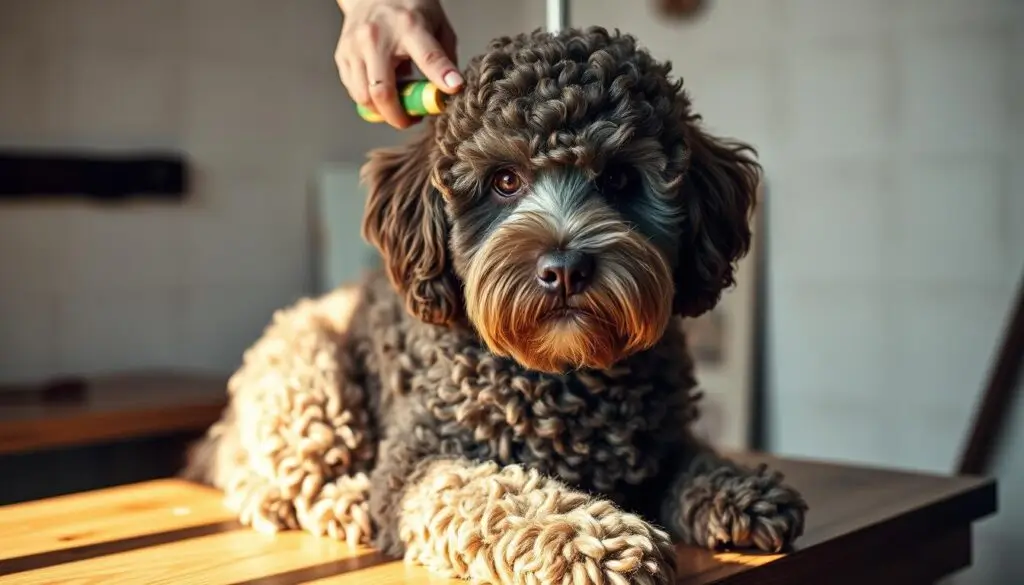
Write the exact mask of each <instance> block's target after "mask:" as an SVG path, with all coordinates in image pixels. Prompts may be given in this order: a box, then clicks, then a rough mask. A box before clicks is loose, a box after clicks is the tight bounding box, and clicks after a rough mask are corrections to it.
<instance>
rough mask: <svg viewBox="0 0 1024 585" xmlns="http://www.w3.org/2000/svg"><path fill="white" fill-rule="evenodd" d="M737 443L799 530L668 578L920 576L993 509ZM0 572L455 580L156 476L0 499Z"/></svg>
mask: <svg viewBox="0 0 1024 585" xmlns="http://www.w3.org/2000/svg"><path fill="white" fill-rule="evenodd" d="M736 457H737V458H739V459H741V460H743V461H745V462H747V463H755V462H757V461H767V462H769V463H770V464H771V465H773V466H774V467H776V468H778V469H780V470H782V471H783V472H784V473H785V474H786V475H787V478H788V480H789V481H791V482H792V484H793V485H795V486H797V487H798V488H800V489H802V490H803V492H804V493H805V495H806V497H807V500H808V503H809V504H810V506H811V510H810V512H809V515H808V526H807V532H806V534H805V536H804V537H803V538H802V539H801V540H800V541H799V543H798V546H797V547H796V550H794V551H792V552H789V553H787V554H780V555H757V554H740V553H727V552H720V553H715V552H711V551H705V550H699V549H694V548H688V547H680V548H679V555H680V561H681V563H680V566H681V567H682V571H681V575H680V580H679V582H680V583H683V584H686V585H708V584H711V583H722V584H729V585H737V584H743V583H757V584H759V585H764V584H772V583H780V584H781V583H785V584H787V585H789V584H807V585H812V584H813V585H833V584H836V585H845V584H847V583H850V584H851V585H852V584H853V583H871V584H872V585H880V584H881V583H885V582H893V583H900V584H901V585H914V584H915V583H929V582H933V581H934V580H935V579H938V578H939V577H941V576H944V575H946V574H948V573H950V572H952V571H955V570H957V569H959V568H962V567H963V566H966V564H968V563H969V562H970V530H969V528H970V524H971V523H972V522H974V521H976V520H978V519H980V518H982V517H984V516H986V515H989V514H991V513H993V512H994V511H995V510H996V491H995V484H994V482H993V481H991V480H987V479H975V478H957V477H953V478H950V477H935V476H929V475H921V474H914V473H902V472H896V471H886V470H878V469H866V468H861V467H850V466H843V465H833V464H825V463H815V462H807V461H794V460H785V459H776V458H772V457H769V456H765V455H756V454H744V455H742V456H736ZM965 547H966V550H965ZM0 583H2V584H4V585H7V584H15V583H17V584H36V583H38V584H42V583H104V584H105V585H115V584H123V583H204V584H208V585H226V584H241V583H259V584H263V585H270V584H276V585H285V584H298V583H317V584H327V583H333V584H356V583H359V584H363V583H374V584H380V585H386V584H390V585H422V584H426V583H430V584H432V585H437V584H442V583H443V584H447V583H460V582H458V581H448V580H445V579H438V578H436V577H432V576H431V575H429V574H428V573H427V571H426V570H424V569H422V568H420V567H416V566H409V565H405V564H404V563H402V562H397V561H390V560H388V559H386V558H384V557H382V556H381V555H379V554H377V553H376V552H375V551H373V550H370V549H364V548H361V549H354V548H350V547H348V546H347V545H345V544H343V543H339V542H335V541H332V540H330V539H327V538H317V537H314V536H311V535H308V534H305V533H302V532H284V533H280V534H278V535H275V536H268V535H263V534H259V533H256V532H255V531H253V530H250V529H248V528H245V527H241V526H239V525H238V524H237V523H236V522H235V521H234V519H233V518H232V516H231V514H229V513H228V512H227V511H226V510H225V509H224V508H223V506H222V504H221V494H220V493H219V492H217V491H215V490H212V489H209V488H205V487H200V486H197V485H194V484H190V483H187V482H184V481H179V480H158V481H152V482H146V483H141V484H134V485H129V486H122V487H117V488H111V489H104V490H99V491H95V492H86V493H81V494H75V495H70V496H63V497H58V498H52V499H48V500H40V501H36V502H28V503H24V504H15V505H12V506H7V507H0Z"/></svg>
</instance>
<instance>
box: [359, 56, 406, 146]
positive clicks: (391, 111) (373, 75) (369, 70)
mask: <svg viewBox="0 0 1024 585" xmlns="http://www.w3.org/2000/svg"><path fill="white" fill-rule="evenodd" d="M382 53H383V51H381V50H380V49H379V48H378V47H369V48H368V49H367V50H365V51H364V52H363V59H364V61H365V63H366V81H367V83H366V86H367V88H368V89H367V91H368V92H369V96H370V100H371V101H372V102H373V109H375V110H376V111H377V113H379V114H380V115H381V117H382V118H384V121H385V122H387V123H388V124H390V125H392V126H394V127H395V128H407V127H409V124H410V123H411V122H412V119H411V118H410V116H409V115H408V114H406V113H405V111H403V110H402V106H401V104H400V103H399V102H398V89H397V86H396V84H395V69H394V65H393V62H392V60H391V57H390V56H386V55H383V54H382Z"/></svg>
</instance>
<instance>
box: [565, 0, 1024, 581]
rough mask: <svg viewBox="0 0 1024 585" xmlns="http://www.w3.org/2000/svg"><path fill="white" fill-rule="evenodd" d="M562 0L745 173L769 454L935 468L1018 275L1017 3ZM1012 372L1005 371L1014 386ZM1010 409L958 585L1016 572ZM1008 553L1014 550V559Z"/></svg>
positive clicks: (976, 381) (957, 442) (1021, 29)
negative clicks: (759, 256) (706, 130)
mask: <svg viewBox="0 0 1024 585" xmlns="http://www.w3.org/2000/svg"><path fill="white" fill-rule="evenodd" d="M710 6H711V10H710V12H709V13H708V14H706V15H705V16H704V17H703V18H701V19H700V20H699V21H697V22H695V23H692V24H682V23H673V22H669V21H666V20H665V19H659V18H657V17H656V16H655V15H654V14H653V13H652V12H651V11H650V10H633V11H623V10H622V9H621V3H620V2H617V1H616V0H577V1H576V2H574V3H573V4H572V12H571V14H572V17H573V22H574V24H578V25H585V24H603V25H606V26H617V27H619V28H621V29H622V30H624V31H627V32H632V33H635V34H637V35H639V36H640V37H641V40H642V41H643V42H644V43H645V44H646V45H647V46H648V47H650V48H651V49H652V50H653V51H655V52H656V53H657V54H658V55H661V56H664V57H666V58H670V59H671V60H672V61H673V63H674V65H675V70H676V72H677V73H679V74H681V75H682V76H683V78H684V80H685V81H686V84H687V85H688V87H689V88H690V90H691V91H692V94H693V96H694V98H695V103H696V107H697V109H698V110H699V111H700V112H701V113H703V114H704V116H705V119H706V121H707V122H708V124H709V125H710V126H711V127H712V128H713V129H715V130H717V131H720V132H722V133H724V134H728V135H733V136H737V137H740V138H742V139H744V140H747V141H750V142H752V143H754V144H755V145H756V146H757V147H758V148H759V149H760V153H761V160H762V162H764V164H765V166H766V171H767V182H768V188H769V189H768V198H769V201H768V213H769V227H768V230H769V235H768V237H769V246H768V251H769V259H768V271H769V273H770V276H769V283H768V285H769V294H770V297H771V298H770V299H769V305H770V307H769V317H768V318H769V327H770V339H769V343H770V357H769V362H770V369H771V371H770V374H769V377H770V380H769V385H770V388H769V394H770V395H769V397H768V410H769V412H768V416H769V420H768V428H769V434H770V437H769V440H770V445H769V447H770V448H772V449H773V450H776V451H778V452H780V453H783V454H790V455H801V456H810V457H823V458H829V459H845V460H850V461H855V462H862V463H868V464H878V465H887V466H898V467H908V468H917V469H923V470H929V471H937V472H949V471H951V470H952V469H953V466H954V462H955V459H956V456H957V454H958V453H959V450H960V448H961V442H962V441H963V439H964V436H965V433H966V429H967V426H968V424H969V419H970V416H971V410H972V409H973V407H974V406H975V402H976V400H977V399H978V396H979V393H980V390H981V387H982V386H983V383H984V379H985V376H986V375H987V373H988V368H989V366H990V364H991V360H992V357H993V351H994V347H995V345H996V344H997V342H998V341H999V339H1000V333H1001V328H1002V326H1003V323H1004V322H1005V319H1006V318H1007V312H1008V305H1009V303H1010V301H1011V297H1012V295H1013V292H1014V289H1015V287H1016V285H1017V283H1018V281H1019V279H1020V278H1022V271H1024V170H1022V169H1024V165H1022V164H1021V162H1022V160H1024V159H1022V153H1024V65H1022V63H1024V2H1021V1H1020V0H982V1H979V2H959V1H957V0H862V1H858V2H849V1H846V0H730V1H729V2H711V3H710ZM1022 383H1024V381H1022ZM1022 417H1024V404H1020V405H1019V406H1018V408H1017V410H1016V414H1015V420H1014V424H1016V425H1017V428H1016V429H1015V431H1014V433H1015V434H1014V435H1013V437H1012V438H1011V439H1010V443H1009V444H1008V445H1007V446H1006V448H1005V453H1004V455H1003V456H1002V459H1001V460H1000V461H999V464H998V466H999V469H998V474H999V476H1000V479H1001V481H1002V485H1001V489H1000V492H1001V495H1002V497H1001V507H1002V510H1003V511H1002V513H1001V514H1000V515H999V516H997V517H996V518H995V519H993V520H991V521H988V522H986V523H985V524H984V525H983V527H982V529H981V530H980V531H979V550H978V553H977V557H978V565H979V567H978V568H976V569H973V570H971V571H970V572H968V573H966V574H965V575H963V576H962V577H961V578H960V580H959V581H958V582H962V583H978V584H982V583H993V584H994V583H1017V582H1022V581H1024V563H1022V562H1021V561H1020V559H1019V558H1006V556H1007V554H1008V551H1010V550H1021V549H1024V530H1022V529H1021V528H1020V527H1021V526H1022V525H1024V523H1022V522H1021V516H1022V515H1024V506H1022V505H1021V504H1020V503H1019V502H1017V501H1016V499H1015V497H1014V494H1016V493H1019V492H1020V491H1021V489H1024V464H1022V462H1021V457H1020V453H1022V452H1024V440H1022V439H1024V437H1022V435H1021V432H1020V428H1021V426H1022V425H1024V418H1022ZM1016 556H1017V557H1019V555H1016Z"/></svg>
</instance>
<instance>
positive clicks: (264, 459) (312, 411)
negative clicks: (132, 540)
mask: <svg viewBox="0 0 1024 585" xmlns="http://www.w3.org/2000/svg"><path fill="white" fill-rule="evenodd" d="M346 295H347V296H346ZM355 301H356V298H355V297H354V296H353V295H352V294H351V293H349V292H346V291H339V292H335V293H332V294H331V295H327V296H325V297H322V298H320V299H316V300H304V301H300V302H299V303H297V304H296V305H295V306H293V307H290V308H288V309H284V310H281V311H278V312H277V313H276V314H275V315H274V319H273V321H272V322H271V324H270V325H269V326H268V327H267V329H266V330H265V331H264V333H263V335H262V336H261V337H260V339H258V340H257V341H256V343H254V344H253V346H252V347H251V348H250V349H249V350H248V351H246V353H245V356H244V360H243V364H242V366H241V367H240V368H239V369H238V371H237V372H236V373H235V375H234V376H232V378H231V380H230V382H229V392H230V399H231V402H230V408H229V409H228V410H227V412H226V413H225V416H224V418H223V419H222V421H221V423H219V424H218V425H215V427H214V428H213V429H211V432H210V433H209V434H208V437H207V444H206V445H204V446H203V447H201V448H198V449H196V450H195V453H196V454H197V455H196V459H195V462H194V463H193V464H192V465H191V466H190V468H191V469H187V470H186V471H185V475H186V476H190V477H195V476H201V477H202V478H203V479H205V480H206V481H208V482H209V483H211V484H213V485H215V486H216V487H219V488H221V489H223V490H224V493H225V501H226V503H227V505H228V506H229V508H230V509H231V510H233V511H235V512H236V513H237V514H238V518H239V520H240V521H241V522H242V523H244V524H246V525H249V526H252V527H253V528H256V529H258V530H261V531H266V532H273V531H277V530H283V529H295V528H302V529H304V530H308V531H310V532H313V533H315V534H328V535H330V536H332V537H335V538H339V539H346V540H350V541H353V540H356V541H358V542H366V541H368V539H369V536H370V529H369V519H368V517H369V514H368V510H367V490H368V487H369V479H368V477H367V476H366V473H368V472H369V469H370V466H371V464H372V461H373V458H374V456H375V446H374V445H375V442H374V436H373V429H372V426H371V422H370V415H369V412H368V410H367V407H366V397H365V395H364V394H365V393H364V391H363V389H362V388H361V387H360V385H359V384H358V382H357V381H356V380H354V379H353V377H352V374H353V372H354V371H355V370H354V368H353V367H352V366H351V364H350V363H349V361H348V360H349V357H348V355H347V353H346V350H345V344H344V341H345V331H346V327H347V318H348V316H347V314H346V311H348V312H351V308H352V306H353V305H354V304H355Z"/></svg>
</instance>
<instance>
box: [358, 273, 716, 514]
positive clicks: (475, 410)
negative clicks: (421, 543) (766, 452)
mask: <svg viewBox="0 0 1024 585" xmlns="http://www.w3.org/2000/svg"><path fill="white" fill-rule="evenodd" d="M382 280H383V279H375V280H371V281H370V282H369V283H368V284H367V287H366V288H365V292H364V297H363V308H362V310H360V311H359V312H358V314H357V317H356V321H355V322H354V323H353V328H352V337H351V339H352V342H353V346H352V350H353V351H354V352H355V355H354V356H353V357H354V358H355V362H356V365H357V367H359V368H360V369H361V375H360V376H359V377H360V378H361V381H362V383H363V384H364V385H365V387H366V389H367V391H368V393H369V395H370V397H371V403H372V405H373V408H374V412H375V415H376V419H377V420H376V424H377V426H378V431H379V433H380V435H381V437H382V439H384V440H387V439H388V438H389V437H392V438H398V437H401V439H402V442H403V443H406V444H408V443H409V442H410V441H411V442H412V443H413V444H414V445H416V447H417V449H418V450H419V455H420V456H424V457H425V456H430V455H436V454H443V455H449V456H466V457H470V458H473V459H479V460H492V461H496V462H498V463H500V464H510V463H520V464H523V465H525V466H527V467H530V468H534V469H537V470H539V471H541V472H543V473H546V474H551V475H555V476H557V477H559V478H561V479H563V480H564V481H566V482H568V483H570V484H573V485H576V486H579V487H582V488H584V489H590V490H597V491H600V492H602V493H605V494H608V495H610V496H612V497H615V496H616V495H619V494H620V492H622V491H623V490H628V489H629V488H628V486H630V485H637V484H640V483H641V482H643V481H644V480H647V479H650V478H652V477H653V476H655V475H657V474H658V473H659V471H660V470H661V467H662V464H663V458H664V457H665V456H666V454H667V452H668V451H670V450H672V449H673V447H675V446H678V445H679V444H680V443H681V442H683V441H685V440H686V437H687V436H688V434H687V433H688V432H689V431H688V423H689V422H690V421H691V420H692V419H693V417H694V416H695V414H696V413H695V412H694V404H693V401H692V400H691V395H690V391H691V389H692V388H693V386H694V380H693V377H692V362H691V360H690V358H689V356H688V354H687V352H686V347H685V343H684V340H683V336H682V333H681V331H679V330H678V327H673V328H671V329H670V332H669V333H668V334H667V335H666V336H665V338H664V339H663V340H662V342H661V343H660V344H659V345H658V346H657V347H655V348H654V349H652V350H650V351H647V352H644V353H642V354H639V355H636V356H633V357H632V358H630V359H628V360H625V361H624V362H623V363H622V364H621V365H620V366H618V367H617V368H616V369H615V370H612V371H603V372H579V373H572V374H568V375H564V376H555V375H547V374H541V373H538V372H533V371H527V370H525V369H523V368H522V367H520V366H519V365H518V364H516V363H514V362H513V361H511V360H509V359H505V358H500V357H497V356H494V355H493V354H491V353H490V352H489V351H488V350H487V349H486V348H485V347H484V346H483V345H482V344H481V343H480V342H479V341H478V340H477V338H476V336H475V335H473V334H472V333H471V332H466V331H455V330H451V329H447V328H443V327H436V326H430V325H425V324H423V323H421V322H419V321H417V320H415V319H413V318H412V317H410V316H408V315H407V313H405V311H404V310H403V308H402V306H401V300H400V299H399V298H398V297H397V295H395V294H394V292H393V291H392V289H391V288H390V285H389V284H387V283H386V282H383V281H382Z"/></svg>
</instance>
